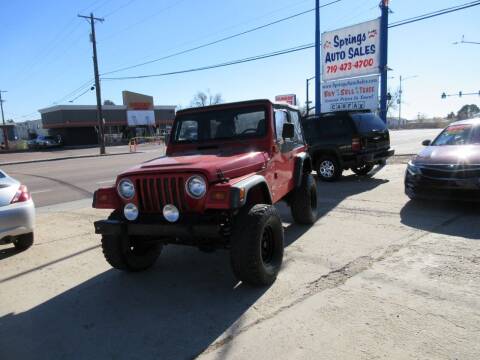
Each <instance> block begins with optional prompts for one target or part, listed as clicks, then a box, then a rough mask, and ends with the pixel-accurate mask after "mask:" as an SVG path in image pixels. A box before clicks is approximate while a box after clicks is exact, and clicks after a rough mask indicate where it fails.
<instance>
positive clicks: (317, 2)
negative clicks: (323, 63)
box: [315, 0, 321, 115]
mask: <svg viewBox="0 0 480 360" xmlns="http://www.w3.org/2000/svg"><path fill="white" fill-rule="evenodd" d="M320 80H321V79H320V0H315V115H320V112H321V108H320V107H321V104H320V101H321V99H320V92H321V86H320Z"/></svg>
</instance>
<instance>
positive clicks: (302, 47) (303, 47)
mask: <svg viewBox="0 0 480 360" xmlns="http://www.w3.org/2000/svg"><path fill="white" fill-rule="evenodd" d="M313 47H315V44H312V43H310V44H305V45H300V46H296V47H293V48H288V49H284V50H278V51H274V52H270V53H266V54H261V55H256V56H251V57H248V58H243V59H238V60H232V61H227V62H224V63H220V64H215V65H207V66H202V67H196V68H191V69H186V70H178V71H171V72H166V73H160V74H150V75H138V76H123V77H114V78H110V77H102V80H131V79H145V78H151V77H161V76H169V75H178V74H185V73H190V72H197V71H203V70H209V69H215V68H219V67H225V66H231V65H237V64H242V63H246V62H250V61H257V60H261V59H267V58H271V57H274V56H280V55H285V54H290V53H293V52H297V51H302V50H307V49H311V48H313Z"/></svg>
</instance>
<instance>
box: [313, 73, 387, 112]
mask: <svg viewBox="0 0 480 360" xmlns="http://www.w3.org/2000/svg"><path fill="white" fill-rule="evenodd" d="M377 109H378V76H377V75H373V76H367V77H361V78H355V79H345V80H335V81H328V82H324V83H322V113H325V112H333V111H344V110H373V111H375V110H377Z"/></svg>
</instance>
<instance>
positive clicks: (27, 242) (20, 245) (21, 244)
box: [13, 233, 33, 251]
mask: <svg viewBox="0 0 480 360" xmlns="http://www.w3.org/2000/svg"><path fill="white" fill-rule="evenodd" d="M13 245H14V246H15V249H17V250H20V251H23V250H26V249H28V248H29V247H30V246H32V245H33V233H29V234H24V235H19V236H17V237H15V239H14V240H13Z"/></svg>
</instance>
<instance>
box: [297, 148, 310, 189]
mask: <svg viewBox="0 0 480 360" xmlns="http://www.w3.org/2000/svg"><path fill="white" fill-rule="evenodd" d="M312 170H313V166H312V159H311V157H310V155H309V154H308V153H306V152H301V153H298V154H296V155H295V167H294V173H293V180H294V184H295V187H300V185H301V184H302V180H303V175H304V174H310V173H311V172H312Z"/></svg>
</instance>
